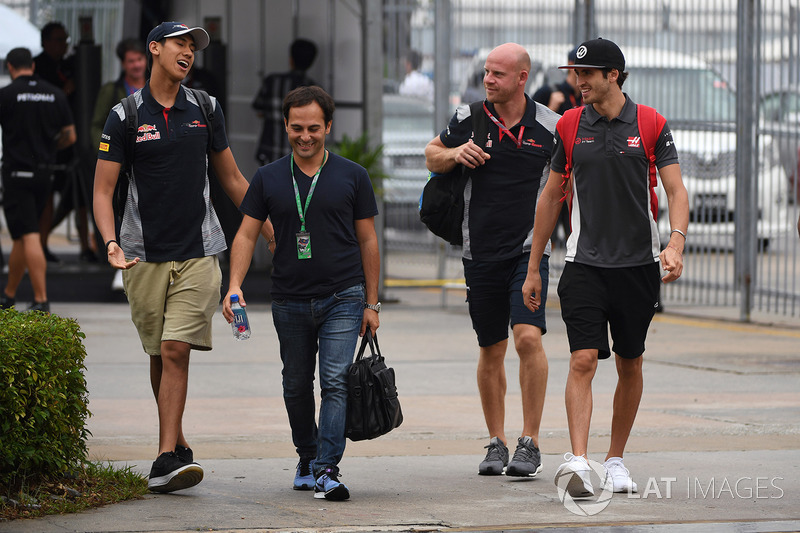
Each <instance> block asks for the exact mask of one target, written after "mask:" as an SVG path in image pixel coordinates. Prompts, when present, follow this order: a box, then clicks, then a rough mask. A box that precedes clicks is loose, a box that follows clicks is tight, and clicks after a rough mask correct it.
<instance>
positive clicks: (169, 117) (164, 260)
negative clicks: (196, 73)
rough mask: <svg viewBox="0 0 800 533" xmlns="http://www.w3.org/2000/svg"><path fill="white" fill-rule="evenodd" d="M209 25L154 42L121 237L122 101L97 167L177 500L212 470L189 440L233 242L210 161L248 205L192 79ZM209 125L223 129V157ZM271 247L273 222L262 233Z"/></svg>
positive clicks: (181, 27) (101, 225)
mask: <svg viewBox="0 0 800 533" xmlns="http://www.w3.org/2000/svg"><path fill="white" fill-rule="evenodd" d="M208 42H209V37H208V34H207V33H206V31H205V30H204V29H202V28H189V27H188V26H186V25H185V24H180V23H177V22H163V23H161V24H159V25H158V26H156V27H155V28H154V29H153V30H152V31H151V32H150V34H149V35H148V37H147V53H148V56H149V57H148V59H149V60H150V61H151V62H152V67H151V69H152V71H151V75H150V79H149V80H148V82H147V84H146V85H145V86H144V87H143V88H142V89H141V90H139V91H137V92H136V93H134V94H135V100H136V106H137V116H138V123H137V130H138V131H137V134H136V144H135V148H134V152H133V157H132V161H131V162H130V163H131V164H132V175H131V177H130V180H129V186H128V195H127V199H126V201H125V208H124V214H123V219H122V226H121V229H120V235H119V241H117V240H116V237H115V226H114V212H113V207H112V197H113V195H114V187H115V185H116V182H117V176H118V175H119V172H120V169H121V167H122V164H123V163H124V162H125V148H126V144H127V143H128V139H127V135H126V118H125V111H124V108H123V106H122V104H121V103H120V104H118V105H116V106H115V107H114V108H113V109H112V110H111V112H110V114H109V116H108V120H107V121H106V125H105V128H104V129H103V135H102V138H101V140H100V146H99V151H98V161H97V169H96V171H95V191H94V214H95V220H96V222H97V227H98V229H99V230H100V232H101V233H102V235H103V239H104V241H105V243H106V250H107V252H108V262H109V263H110V264H111V266H113V267H114V268H118V269H121V270H123V283H124V286H125V293H126V294H127V296H128V301H129V303H130V307H131V318H132V320H133V323H134V324H135V325H136V329H137V331H138V333H139V338H140V339H141V341H142V347H143V348H144V351H145V352H146V353H147V354H148V355H149V356H150V381H151V385H152V388H153V394H154V395H155V397H156V403H157V404H158V419H159V439H158V440H159V450H158V458H157V459H156V461H155V462H154V463H153V467H152V469H151V471H150V481H149V488H150V490H152V491H155V492H171V491H174V490H179V489H185V488H188V487H191V486H193V485H196V484H197V483H199V482H200V481H201V480H202V478H203V469H202V468H201V467H200V465H198V464H197V463H195V462H194V460H193V454H192V450H191V449H190V448H189V444H188V442H187V441H186V437H185V436H184V434H183V429H182V418H183V410H184V406H185V403H186V391H187V386H188V370H189V353H190V351H191V350H192V349H195V350H210V349H211V319H212V317H213V314H214V311H215V310H216V308H217V305H218V303H219V297H220V285H221V282H222V274H221V271H220V267H219V263H218V260H217V255H216V254H218V253H219V252H221V251H223V250H225V248H226V244H225V236H224V234H223V232H222V228H221V227H220V223H219V220H218V219H217V215H216V213H215V212H214V208H213V206H212V204H211V198H210V194H209V181H208V177H207V173H206V172H207V168H206V167H207V161H210V162H211V164H212V165H213V166H214V170H215V172H216V174H217V177H218V179H219V181H220V184H221V185H222V187H223V189H224V190H225V192H226V193H227V194H228V196H230V198H231V199H232V200H233V201H234V202H235V203H236V204H237V205H238V204H239V203H240V202H241V200H242V198H243V197H244V194H245V192H246V191H247V186H248V184H247V180H245V178H244V176H243V175H242V173H241V172H240V171H239V168H238V167H237V165H236V161H235V160H234V158H233V154H232V153H231V150H230V147H229V146H228V140H227V136H226V134H225V120H224V118H223V115H222V109H221V108H220V106H219V103H218V102H217V101H216V100H215V99H212V104H213V105H214V114H213V121H214V123H213V128H209V127H208V124H206V121H205V118H204V116H203V111H202V109H201V108H200V105H199V104H198V102H197V100H196V98H195V97H194V95H193V94H192V93H191V92H189V91H188V90H187V89H186V88H184V87H182V86H181V80H183V79H184V78H185V77H186V74H187V73H188V72H189V70H190V69H191V68H192V65H193V64H194V58H195V52H196V51H198V50H202V49H203V48H205V47H206V46H207V45H208ZM209 129H213V139H212V140H211V150H210V152H209V154H208V159H207V158H206V152H207V149H208V135H209ZM262 231H263V234H264V236H265V237H267V240H270V239H271V238H272V225H271V224H270V223H269V222H266V223H265V225H264V227H263V228H262Z"/></svg>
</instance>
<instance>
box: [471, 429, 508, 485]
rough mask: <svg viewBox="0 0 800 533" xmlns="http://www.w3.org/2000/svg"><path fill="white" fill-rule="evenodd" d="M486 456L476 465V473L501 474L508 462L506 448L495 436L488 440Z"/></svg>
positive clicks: (483, 474)
mask: <svg viewBox="0 0 800 533" xmlns="http://www.w3.org/2000/svg"><path fill="white" fill-rule="evenodd" d="M484 448H488V450H489V451H488V452H486V458H485V459H484V460H483V461H482V462H481V464H480V466H478V474H480V475H482V476H501V475H503V470H505V468H506V465H507V464H508V448H506V445H505V444H503V442H502V441H501V440H500V439H498V438H497V437H492V440H490V441H489V445H488V446H484Z"/></svg>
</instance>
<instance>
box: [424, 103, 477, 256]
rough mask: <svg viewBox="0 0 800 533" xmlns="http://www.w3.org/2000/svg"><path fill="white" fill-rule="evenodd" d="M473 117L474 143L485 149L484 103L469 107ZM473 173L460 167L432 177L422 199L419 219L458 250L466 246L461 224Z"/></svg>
mask: <svg viewBox="0 0 800 533" xmlns="http://www.w3.org/2000/svg"><path fill="white" fill-rule="evenodd" d="M469 108H470V115H471V116H472V133H473V142H475V144H477V145H479V146H483V142H482V141H483V139H484V138H485V137H486V134H487V133H488V131H489V117H488V116H487V115H486V112H485V111H484V110H483V101H480V102H473V103H471V104H470V105H469ZM471 170H472V169H469V168H467V167H465V166H464V165H456V166H455V167H454V168H453V170H451V171H450V172H446V173H444V174H437V173H436V172H429V173H428V183H426V184H425V188H424V189H423V190H422V195H421V196H420V197H419V218H420V220H421V221H422V223H423V224H425V226H427V228H428V229H429V230H430V231H431V233H433V234H434V235H436V236H438V237H441V238H442V239H444V240H446V241H447V242H449V243H450V244H452V245H454V246H460V245H462V244H463V239H462V235H461V224H462V222H463V220H464V189H465V188H466V186H467V180H468V179H469V175H470V172H471Z"/></svg>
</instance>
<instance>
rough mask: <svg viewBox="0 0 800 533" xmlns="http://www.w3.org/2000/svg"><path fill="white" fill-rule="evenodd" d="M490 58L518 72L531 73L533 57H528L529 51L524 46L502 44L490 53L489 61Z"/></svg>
mask: <svg viewBox="0 0 800 533" xmlns="http://www.w3.org/2000/svg"><path fill="white" fill-rule="evenodd" d="M490 58H491V59H492V60H494V61H498V62H500V63H503V64H505V65H508V66H513V67H514V69H515V70H517V71H518V72H521V71H525V72H528V73H530V71H531V56H530V55H528V51H527V50H525V48H524V47H523V46H520V45H518V44H517V43H505V44H501V45H500V46H498V47H497V48H495V49H494V50H492V51H491V52H489V56H488V57H487V61H488V60H489V59H490Z"/></svg>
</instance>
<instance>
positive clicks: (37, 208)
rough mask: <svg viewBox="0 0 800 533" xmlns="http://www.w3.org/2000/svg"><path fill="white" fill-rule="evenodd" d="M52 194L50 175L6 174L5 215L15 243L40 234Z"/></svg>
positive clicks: (32, 173) (43, 173)
mask: <svg viewBox="0 0 800 533" xmlns="http://www.w3.org/2000/svg"><path fill="white" fill-rule="evenodd" d="M49 192H50V173H49V172H41V171H38V172H35V173H34V172H28V171H3V212H4V213H5V215H6V223H7V224H8V232H9V233H10V234H11V238H12V239H13V240H17V239H20V238H22V236H23V235H27V234H28V233H39V218H40V217H41V216H42V211H43V210H44V206H45V203H46V201H47V196H48V194H49Z"/></svg>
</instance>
